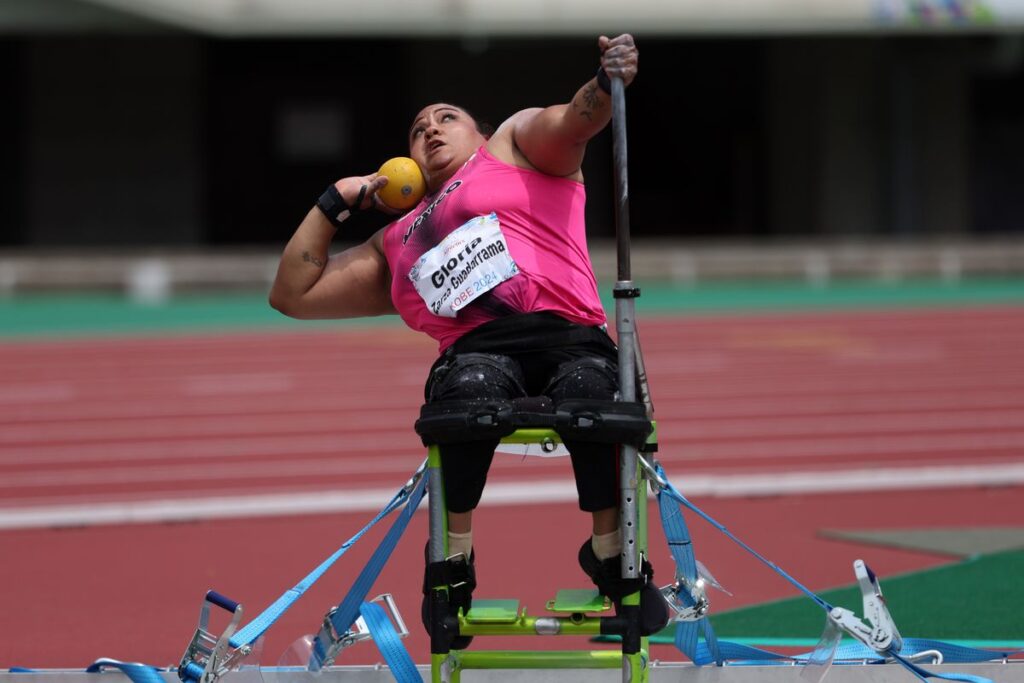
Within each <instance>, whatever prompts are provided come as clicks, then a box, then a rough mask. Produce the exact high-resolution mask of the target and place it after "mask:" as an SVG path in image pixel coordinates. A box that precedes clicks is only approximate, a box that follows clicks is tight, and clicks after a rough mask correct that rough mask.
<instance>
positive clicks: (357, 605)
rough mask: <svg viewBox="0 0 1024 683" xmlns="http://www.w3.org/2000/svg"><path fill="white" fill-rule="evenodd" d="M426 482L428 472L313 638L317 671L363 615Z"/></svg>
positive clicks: (328, 662) (331, 658)
mask: <svg viewBox="0 0 1024 683" xmlns="http://www.w3.org/2000/svg"><path fill="white" fill-rule="evenodd" d="M426 484H427V477H426V476H424V477H423V478H422V479H421V480H420V482H419V484H418V485H417V486H416V488H415V489H414V490H413V491H412V494H411V495H410V496H409V501H408V502H407V503H406V505H405V510H403V511H402V514H401V515H399V516H398V518H397V519H395V521H394V523H392V525H391V528H390V529H389V530H388V533H387V534H386V535H385V536H384V538H383V539H381V542H380V544H379V545H378V546H377V549H376V550H375V551H373V555H372V556H370V560H369V561H368V562H367V563H366V566H365V567H363V570H362V571H361V572H359V576H358V577H356V580H355V581H354V582H353V584H352V588H350V589H349V592H348V594H347V595H345V597H344V598H342V600H341V602H340V603H338V606H337V607H336V608H334V609H333V610H331V611H330V612H329V613H328V617H327V619H326V620H325V623H324V626H323V628H321V630H320V633H319V634H317V637H316V639H315V640H314V641H313V652H312V655H311V657H312V660H311V661H310V663H309V667H310V669H311V670H314V671H316V670H319V669H320V668H322V667H324V666H330V665H331V664H333V663H334V659H335V657H336V656H337V654H338V651H339V650H340V643H341V641H342V639H343V638H344V637H345V634H346V633H347V632H348V631H349V630H350V629H351V628H352V624H354V623H355V621H356V618H357V617H358V616H359V611H360V609H361V607H362V605H363V603H364V602H365V600H366V594H367V593H369V592H370V588H372V587H373V584H374V582H375V581H376V580H377V577H378V576H379V575H380V573H381V571H382V570H383V569H384V565H385V564H387V561H388V559H389V558H390V557H391V553H392V551H394V549H395V546H396V545H398V541H399V539H401V538H402V534H403V533H405V529H406V527H407V526H409V521H410V520H411V519H412V516H413V514H414V513H415V512H416V508H417V507H419V504H420V501H421V500H423V495H424V493H425V492H426Z"/></svg>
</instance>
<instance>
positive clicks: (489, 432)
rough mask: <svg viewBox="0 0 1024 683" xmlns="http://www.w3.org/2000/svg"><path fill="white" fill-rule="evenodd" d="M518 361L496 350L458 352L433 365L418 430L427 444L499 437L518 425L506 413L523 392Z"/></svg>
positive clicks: (509, 432)
mask: <svg viewBox="0 0 1024 683" xmlns="http://www.w3.org/2000/svg"><path fill="white" fill-rule="evenodd" d="M524 383H525V380H524V378H523V370H522V368H521V367H519V363H517V362H516V361H514V360H512V359H511V358H509V357H508V356H502V355H498V354H493V353H460V354H453V355H452V356H451V357H447V358H443V359H442V360H441V361H439V362H438V363H437V364H435V366H434V369H433V370H432V371H431V375H430V379H429V381H428V383H427V389H426V394H427V403H425V404H424V405H423V407H422V408H421V409H420V419H418V420H417V421H416V425H415V428H416V433H417V434H419V435H420V437H421V438H422V440H423V445H425V446H429V445H433V444H455V443H467V442H471V441H480V440H485V439H500V438H501V437H504V436H508V435H509V434H511V433H512V432H513V431H514V429H515V427H514V426H513V425H512V424H511V423H510V422H509V419H508V416H509V414H510V412H511V411H512V409H513V401H514V399H516V398H518V397H521V396H523V395H524V394H525V393H526V392H525V390H524V389H523V384H524Z"/></svg>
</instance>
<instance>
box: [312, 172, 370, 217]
mask: <svg viewBox="0 0 1024 683" xmlns="http://www.w3.org/2000/svg"><path fill="white" fill-rule="evenodd" d="M365 198H366V185H363V186H362V187H361V188H360V189H359V196H358V197H357V198H356V201H355V204H354V205H352V206H349V203H348V202H346V201H345V198H344V197H342V196H341V192H339V191H338V188H337V187H335V186H334V184H333V183H332V184H330V185H328V186H327V189H326V190H324V193H323V194H322V195H320V198H319V199H317V200H316V207H317V208H318V209H320V211H321V212H322V213H323V214H324V216H325V217H326V218H327V220H329V221H330V222H331V225H333V226H334V227H336V228H340V227H341V224H342V222H344V221H345V220H346V219H347V218H348V217H349V216H350V215H352V214H354V213H359V211H360V210H361V209H360V208H359V205H360V204H362V203H363V199H365Z"/></svg>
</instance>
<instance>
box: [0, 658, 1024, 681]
mask: <svg viewBox="0 0 1024 683" xmlns="http://www.w3.org/2000/svg"><path fill="white" fill-rule="evenodd" d="M924 668H925V669H927V670H928V671H929V672H932V673H938V674H951V673H959V674H970V675H973V676H981V677H983V678H988V679H990V680H992V681H996V682H998V683H1024V660H1019V661H1010V662H992V663H984V664H938V665H924ZM419 670H420V675H421V676H423V679H424V681H429V680H430V668H429V667H428V666H425V665H421V666H420V667H419ZM803 670H804V667H802V666H735V665H732V666H725V667H695V666H693V665H692V664H683V663H666V662H655V663H654V664H653V665H652V666H651V683H670V682H671V683H686V682H687V681H696V682H699V683H806V679H804V678H801V676H800V673H801V672H802V671H803ZM160 676H161V678H163V680H164V683H179V680H178V676H177V674H175V673H162V674H160ZM288 679H290V677H289V676H288V675H277V676H275V675H272V674H271V675H270V676H269V681H268V679H267V678H264V677H262V676H260V674H259V673H258V672H256V671H249V672H245V671H243V672H238V673H231V674H228V675H227V676H225V677H224V678H223V679H221V680H222V681H223V683H261V682H262V683H286V681H287V680H288ZM394 680H395V679H394V677H393V676H392V675H391V672H390V670H389V669H388V668H387V667H385V666H340V667H332V668H330V669H328V670H326V671H324V672H323V673H321V674H320V675H317V676H313V675H309V674H294V683H389V682H390V681H394ZM462 680H463V681H465V682H466V683H474V682H478V683H576V682H579V683H615V682H617V681H621V680H622V674H621V673H620V672H619V671H616V670H589V669H588V670H583V669H569V670H558V671H556V670H536V669H531V670H516V671H510V670H489V671H464V672H463V674H462ZM913 680H915V678H914V675H913V674H911V673H910V672H909V671H907V670H906V669H904V668H903V667H901V666H899V665H897V664H887V665H836V666H833V667H832V668H831V669H830V670H829V672H828V676H827V677H826V678H825V681H826V683H909V682H910V681H913ZM127 681H128V679H127V678H126V677H125V676H124V675H123V674H121V673H120V672H118V671H105V672H103V673H95V674H87V673H84V672H83V671H81V670H72V669H41V670H38V671H36V672H34V673H30V674H26V673H3V672H0V683H126V682H127Z"/></svg>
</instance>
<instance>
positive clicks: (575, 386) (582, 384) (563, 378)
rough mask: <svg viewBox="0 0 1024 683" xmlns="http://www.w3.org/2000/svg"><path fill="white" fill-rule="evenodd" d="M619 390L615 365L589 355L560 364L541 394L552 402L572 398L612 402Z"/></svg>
mask: <svg viewBox="0 0 1024 683" xmlns="http://www.w3.org/2000/svg"><path fill="white" fill-rule="evenodd" d="M618 389H619V375H618V368H617V367H616V366H615V364H614V363H612V362H611V361H609V360H607V359H605V358H600V357H597V356H588V357H586V358H576V359H574V360H570V361H566V362H564V363H562V364H561V365H559V366H558V369H557V370H556V371H555V375H554V377H552V378H551V381H550V382H548V385H547V387H545V389H544V391H543V392H542V393H543V394H544V395H545V396H550V397H551V400H553V401H554V402H555V403H558V402H560V401H564V400H566V399H575V398H596V399H605V400H609V401H611V400H614V399H615V393H616V392H617V391H618Z"/></svg>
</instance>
